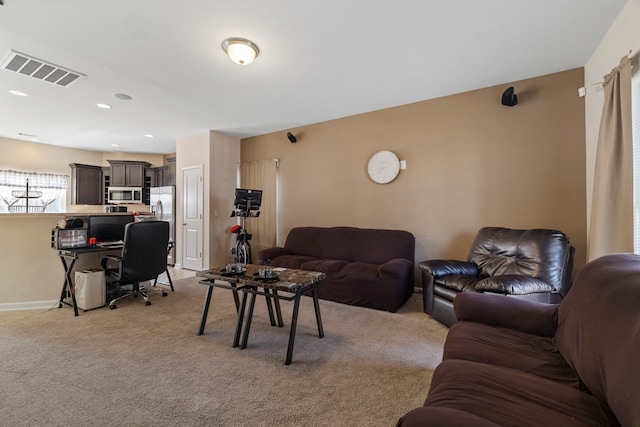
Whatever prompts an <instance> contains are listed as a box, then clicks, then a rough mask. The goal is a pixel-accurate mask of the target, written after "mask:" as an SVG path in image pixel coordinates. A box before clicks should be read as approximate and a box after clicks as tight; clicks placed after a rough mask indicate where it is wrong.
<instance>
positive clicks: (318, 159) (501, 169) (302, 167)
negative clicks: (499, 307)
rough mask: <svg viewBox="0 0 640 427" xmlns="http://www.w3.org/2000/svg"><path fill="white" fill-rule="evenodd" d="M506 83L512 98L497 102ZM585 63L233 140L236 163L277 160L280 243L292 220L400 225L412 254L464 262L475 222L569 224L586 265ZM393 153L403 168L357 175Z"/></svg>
mask: <svg viewBox="0 0 640 427" xmlns="http://www.w3.org/2000/svg"><path fill="white" fill-rule="evenodd" d="M512 85H513V86H515V89H516V93H517V95H518V101H519V104H518V105H517V106H515V107H505V106H503V105H501V104H500V98H501V95H502V92H503V91H504V90H505V89H506V88H507V87H508V86H512ZM582 85H583V69H582V68H579V69H575V70H570V71H565V72H561V73H556V74H552V75H547V76H542V77H538V78H533V79H528V80H524V81H520V82H515V83H512V84H504V85H500V86H496V87H490V88H485V89H480V90H476V91H472V92H467V93H462V94H458V95H453V96H448V97H444V98H439V99H433V100H428V101H424V102H419V103H415V104H411V105H405V106H400V107H396V108H390V109H385V110H381V111H376V112H371V113H366V114H361V115H357V116H353V117H347V118H343V119H339V120H333V121H329V122H324V123H318V124H314V125H310V126H304V127H300V128H298V129H291V131H292V133H294V134H295V135H296V136H297V138H298V142H297V143H296V144H291V143H289V141H288V139H287V137H286V132H287V130H283V131H281V132H277V133H272V134H268V135H262V136H258V137H253V138H247V139H244V140H242V146H241V148H242V151H241V158H242V161H250V160H257V159H263V158H271V157H277V158H280V168H279V185H280V196H279V199H280V208H279V223H280V227H279V232H278V239H279V242H280V243H283V242H284V239H285V238H286V235H287V233H288V231H289V230H290V229H291V228H293V227H296V226H304V225H311V226H338V225H347V226H357V227H372V228H389V229H404V230H408V231H410V232H411V233H413V234H414V235H415V237H416V261H417V262H419V261H422V260H425V259H431V258H458V259H460V258H464V257H466V254H467V251H468V249H469V246H470V244H471V241H472V240H473V237H474V236H475V233H476V232H477V230H478V229H479V228H480V227H483V226H505V227H513V228H553V229H560V230H562V231H564V232H566V233H567V234H568V235H569V237H570V238H571V241H572V243H573V244H574V245H575V246H576V248H577V253H576V265H577V267H580V266H582V265H583V263H584V257H585V247H586V240H585V239H586V237H585V236H586V225H585V223H586V216H585V203H586V202H585V185H584V176H585V130H584V101H583V99H582V98H578V96H577V88H579V87H581V86H582ZM383 149H387V150H392V151H394V152H395V153H396V154H398V156H399V157H400V158H401V159H404V160H406V161H407V169H406V170H403V171H401V172H400V175H399V177H398V178H397V179H396V180H395V181H393V182H392V183H390V184H387V185H379V184H375V183H374V182H373V181H371V180H370V179H369V178H368V176H367V173H366V168H367V162H368V159H369V157H370V156H371V155H372V154H373V153H375V152H376V151H378V150H383Z"/></svg>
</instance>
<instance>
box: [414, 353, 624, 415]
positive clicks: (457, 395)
mask: <svg viewBox="0 0 640 427" xmlns="http://www.w3.org/2000/svg"><path fill="white" fill-rule="evenodd" d="M425 406H429V407H438V408H450V409H457V410H460V411H464V412H467V413H470V414H472V415H475V416H477V417H480V418H483V419H486V420H488V421H491V422H493V423H496V424H498V425H501V426H514V427H515V426H517V427H525V426H531V427H539V426H563V427H573V426H575V427H585V426H594V427H596V426H598V427H602V426H615V425H616V423H615V420H610V419H608V418H607V417H606V415H605V413H604V411H602V409H601V408H600V406H599V404H598V401H597V400H596V399H595V398H594V397H593V396H591V395H590V394H587V393H585V392H583V391H580V390H578V389H575V388H573V387H568V386H566V385H565V384H561V383H557V382H555V381H550V380H547V379H545V378H541V377H538V376H535V375H531V374H528V373H525V372H520V371H517V370H515V369H509V368H503V367H498V366H494V365H489V364H485V363H478V362H472V361H467V360H454V359H448V360H445V361H443V362H442V363H441V364H440V365H438V367H437V368H436V370H435V372H434V374H433V379H432V381H431V388H430V391H429V396H428V397H427V400H426V401H425Z"/></svg>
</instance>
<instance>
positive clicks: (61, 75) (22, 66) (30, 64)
mask: <svg viewBox="0 0 640 427" xmlns="http://www.w3.org/2000/svg"><path fill="white" fill-rule="evenodd" d="M0 68H3V69H5V70H9V71H13V72H14V73H19V74H24V75H25V76H30V77H33V78H34V79H38V80H42V81H45V82H49V83H53V84H56V85H58V86H63V87H71V86H73V85H74V84H76V83H77V82H79V81H80V80H82V79H83V78H85V77H86V75H84V74H82V73H78V72H76V71H71V70H69V69H67V68H62V67H59V66H57V65H54V64H51V63H49V62H46V61H43V60H41V59H37V58H34V57H32V56H29V55H25V54H24V53H20V52H16V51H15V50H12V51H11V53H9V56H7V57H6V58H5V60H4V61H3V62H2V65H0Z"/></svg>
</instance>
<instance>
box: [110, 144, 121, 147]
mask: <svg viewBox="0 0 640 427" xmlns="http://www.w3.org/2000/svg"><path fill="white" fill-rule="evenodd" d="M111 146H112V147H120V145H119V144H111Z"/></svg>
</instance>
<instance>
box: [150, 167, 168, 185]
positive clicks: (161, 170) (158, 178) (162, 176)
mask: <svg viewBox="0 0 640 427" xmlns="http://www.w3.org/2000/svg"><path fill="white" fill-rule="evenodd" d="M153 170H154V171H155V180H154V187H163V186H165V185H169V184H168V182H169V168H168V167H167V166H158V167H155V168H153Z"/></svg>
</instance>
